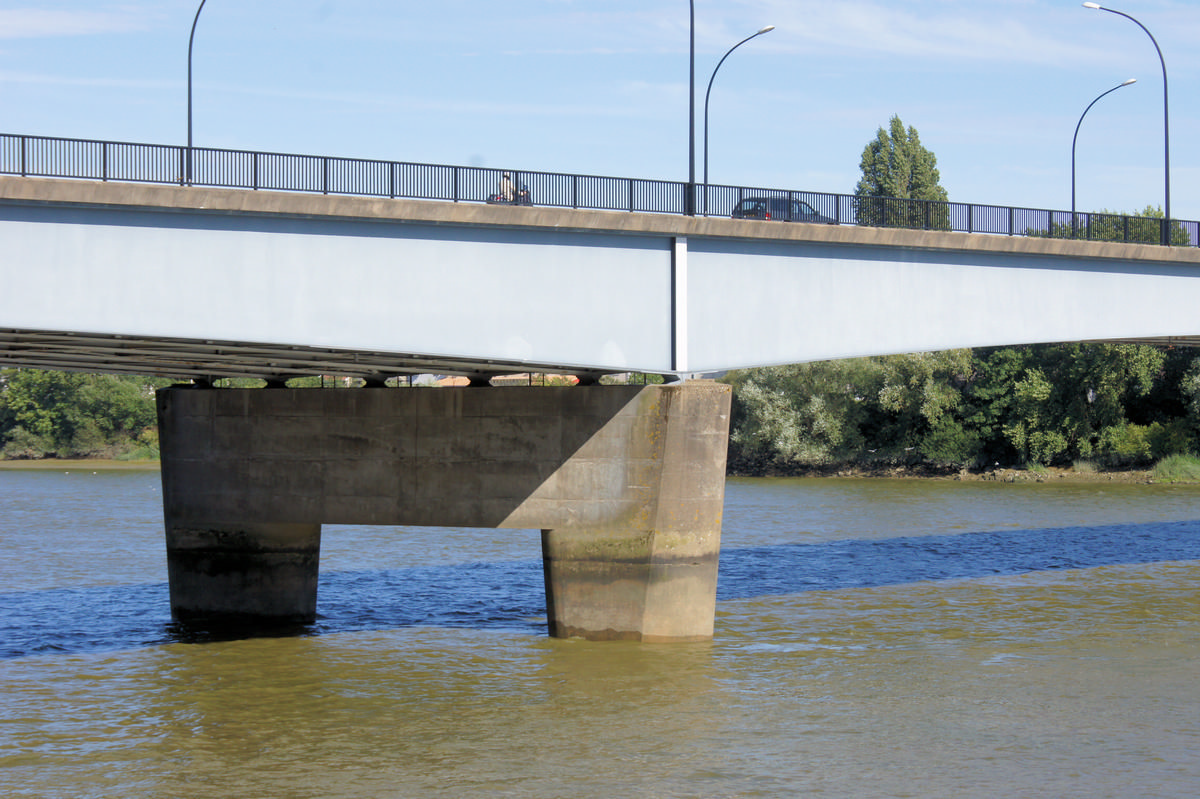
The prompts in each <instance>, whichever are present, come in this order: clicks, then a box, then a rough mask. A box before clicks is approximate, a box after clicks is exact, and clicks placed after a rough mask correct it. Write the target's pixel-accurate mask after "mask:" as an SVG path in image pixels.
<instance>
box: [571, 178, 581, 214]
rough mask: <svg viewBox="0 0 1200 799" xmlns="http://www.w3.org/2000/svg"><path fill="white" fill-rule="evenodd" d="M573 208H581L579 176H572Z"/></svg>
mask: <svg viewBox="0 0 1200 799" xmlns="http://www.w3.org/2000/svg"><path fill="white" fill-rule="evenodd" d="M571 207H572V208H575V209H578V208H579V175H571Z"/></svg>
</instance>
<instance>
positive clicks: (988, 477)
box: [0, 458, 1200, 484]
mask: <svg viewBox="0 0 1200 799" xmlns="http://www.w3.org/2000/svg"><path fill="white" fill-rule="evenodd" d="M158 468H159V462H158V461H151V460H137V461H116V460H106V459H100V458H97V459H95V460H87V459H84V460H60V459H58V458H45V459H41V460H27V459H22V460H0V469H24V470H43V471H44V470H55V471H67V472H69V471H85V470H86V471H157V470H158ZM729 476H730V477H829V478H842V479H866V478H875V479H889V480H961V481H964V482H966V481H990V482H998V483H1050V482H1069V483H1147V484H1151V483H1155V482H1165V481H1162V480H1159V479H1156V478H1155V476H1154V470H1153V469H1122V470H1111V471H1106V470H1100V469H1091V470H1076V469H1062V468H1053V467H1046V468H1044V469H990V470H986V471H971V470H968V469H959V470H955V469H934V468H930V467H927V466H911V467H909V466H887V467H876V468H864V467H857V466H831V467H804V468H802V467H793V468H788V469H765V470H762V471H756V472H754V473H749V472H746V471H736V470H730V472H729ZM1172 482H1200V481H1180V480H1176V481H1172Z"/></svg>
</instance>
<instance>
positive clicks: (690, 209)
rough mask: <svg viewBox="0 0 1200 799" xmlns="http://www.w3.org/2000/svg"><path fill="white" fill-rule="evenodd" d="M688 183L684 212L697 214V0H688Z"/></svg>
mask: <svg viewBox="0 0 1200 799" xmlns="http://www.w3.org/2000/svg"><path fill="white" fill-rule="evenodd" d="M688 11H689V16H688V35H689V40H690V45H689V48H688V184H687V194H685V195H684V196H683V212H684V213H685V214H687V215H688V216H695V215H696V0H688Z"/></svg>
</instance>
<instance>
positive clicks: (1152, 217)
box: [1025, 205, 1192, 247]
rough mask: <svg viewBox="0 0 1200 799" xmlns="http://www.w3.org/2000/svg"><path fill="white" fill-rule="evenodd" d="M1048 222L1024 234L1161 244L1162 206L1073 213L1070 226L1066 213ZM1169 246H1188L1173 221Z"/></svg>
mask: <svg viewBox="0 0 1200 799" xmlns="http://www.w3.org/2000/svg"><path fill="white" fill-rule="evenodd" d="M1058 220H1061V221H1058ZM1058 220H1051V222H1050V229H1049V230H1048V231H1040V230H1027V231H1025V233H1026V235H1029V236H1042V237H1047V238H1052V239H1087V240H1089V241H1126V242H1131V243H1134V244H1161V243H1162V220H1163V210H1162V206H1153V205H1147V206H1146V207H1145V208H1143V209H1142V210H1141V211H1140V212H1136V213H1132V214H1129V213H1123V212H1120V211H1108V210H1103V211H1095V212H1088V213H1077V214H1076V215H1075V220H1074V223H1072V221H1071V218H1070V214H1067V215H1066V217H1065V219H1064V218H1062V217H1058ZM1171 244H1172V245H1175V246H1177V247H1188V246H1191V244H1192V241H1191V239H1190V238H1189V236H1188V232H1187V230H1186V229H1185V228H1184V226H1183V225H1182V224H1181V223H1180V222H1178V221H1177V220H1172V221H1171Z"/></svg>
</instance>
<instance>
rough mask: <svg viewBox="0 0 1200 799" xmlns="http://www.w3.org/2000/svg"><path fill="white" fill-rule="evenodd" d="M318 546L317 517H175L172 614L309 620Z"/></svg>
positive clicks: (193, 618) (212, 620) (170, 551)
mask: <svg viewBox="0 0 1200 799" xmlns="http://www.w3.org/2000/svg"><path fill="white" fill-rule="evenodd" d="M320 552H321V525H319V524H241V525H204V526H188V525H180V524H175V525H170V524H169V525H168V526H167V579H168V581H169V582H170V590H171V614H172V615H173V616H174V617H175V618H176V619H178V620H180V621H185V622H193V623H198V622H203V623H209V624H226V623H233V624H236V623H239V622H242V621H248V622H254V623H264V622H268V623H269V622H277V623H281V624H306V623H310V622H312V621H314V620H315V619H316V616H317V572H318V562H319V560H320Z"/></svg>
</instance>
